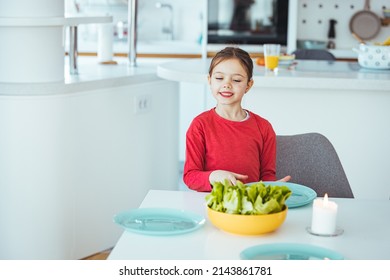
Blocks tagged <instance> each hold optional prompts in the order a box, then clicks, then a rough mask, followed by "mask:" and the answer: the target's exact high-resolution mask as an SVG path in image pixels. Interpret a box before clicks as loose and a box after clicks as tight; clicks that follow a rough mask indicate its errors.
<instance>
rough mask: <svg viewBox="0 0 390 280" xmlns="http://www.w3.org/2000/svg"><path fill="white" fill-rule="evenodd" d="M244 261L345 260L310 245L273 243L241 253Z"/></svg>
mask: <svg viewBox="0 0 390 280" xmlns="http://www.w3.org/2000/svg"><path fill="white" fill-rule="evenodd" d="M240 258H241V259H242V260H343V259H344V257H343V256H342V255H341V254H339V253H337V252H335V251H332V250H329V249H326V248H323V247H318V246H314V245H309V244H299V243H272V244H264V245H257V246H253V247H249V248H247V249H245V250H244V251H242V252H241V254H240Z"/></svg>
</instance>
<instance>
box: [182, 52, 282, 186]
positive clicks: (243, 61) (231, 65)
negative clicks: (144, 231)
mask: <svg viewBox="0 0 390 280" xmlns="http://www.w3.org/2000/svg"><path fill="white" fill-rule="evenodd" d="M252 72H253V61H252V59H251V58H250V56H249V54H248V53H247V52H245V51H244V50H242V49H239V48H234V47H227V48H225V49H223V50H221V51H220V52H218V53H217V54H216V55H215V57H214V58H213V59H212V61H211V64H210V68H209V74H208V83H209V85H210V89H211V92H212V94H213V96H214V98H215V99H216V101H217V105H216V107H214V108H213V109H211V110H209V111H206V112H203V113H202V114H200V115H198V116H197V117H195V118H194V120H193V121H192V123H191V125H190V127H189V128H188V131H187V134H186V159H185V164H184V172H183V180H184V183H185V184H186V185H187V186H188V187H189V188H190V189H193V190H196V191H202V192H208V191H211V188H212V186H211V184H212V183H213V182H215V181H221V182H223V181H224V180H225V179H227V180H229V181H230V182H231V183H232V184H233V185H235V184H236V182H237V180H240V181H242V182H243V183H249V182H258V181H260V180H262V181H275V180H276V178H275V160H276V135H275V132H274V130H273V128H272V126H271V124H270V123H269V122H268V121H267V120H266V119H264V118H262V117H260V116H258V115H256V114H254V113H253V112H250V111H248V110H244V109H243V108H242V106H241V101H242V98H243V97H244V95H245V94H246V93H247V92H248V91H249V90H250V88H251V87H252V86H253V79H252ZM288 180H289V176H287V177H285V178H283V179H282V181H288Z"/></svg>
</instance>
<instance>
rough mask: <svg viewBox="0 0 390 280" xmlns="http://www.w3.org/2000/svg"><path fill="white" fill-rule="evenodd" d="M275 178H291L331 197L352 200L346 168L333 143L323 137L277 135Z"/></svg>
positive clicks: (293, 181)
mask: <svg viewBox="0 0 390 280" xmlns="http://www.w3.org/2000/svg"><path fill="white" fill-rule="evenodd" d="M276 143H277V144H276V176H277V178H278V179H280V178H283V177H285V176H287V175H291V180H290V182H291V183H297V184H301V185H304V186H307V187H309V188H312V189H313V190H315V191H316V192H317V195H318V196H319V197H323V196H324V195H325V193H327V194H328V196H329V197H343V198H353V197H354V196H353V193H352V189H351V187H350V185H349V182H348V179H347V176H346V174H345V172H344V169H343V166H342V164H341V162H340V159H339V157H338V155H337V152H336V150H335V148H334V147H333V145H332V143H331V142H330V141H329V140H328V139H327V138H326V137H325V136H323V135H322V134H319V133H306V134H297V135H277V137H276Z"/></svg>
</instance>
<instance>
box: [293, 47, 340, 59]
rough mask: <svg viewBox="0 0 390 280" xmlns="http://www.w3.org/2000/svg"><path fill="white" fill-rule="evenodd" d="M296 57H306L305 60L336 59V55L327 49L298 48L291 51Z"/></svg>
mask: <svg viewBox="0 0 390 280" xmlns="http://www.w3.org/2000/svg"><path fill="white" fill-rule="evenodd" d="M293 54H295V58H296V59H307V60H310V59H311V60H314V59H315V60H329V61H333V60H336V57H335V56H334V55H333V54H332V53H330V52H328V51H327V50H304V49H298V50H296V51H294V52H293Z"/></svg>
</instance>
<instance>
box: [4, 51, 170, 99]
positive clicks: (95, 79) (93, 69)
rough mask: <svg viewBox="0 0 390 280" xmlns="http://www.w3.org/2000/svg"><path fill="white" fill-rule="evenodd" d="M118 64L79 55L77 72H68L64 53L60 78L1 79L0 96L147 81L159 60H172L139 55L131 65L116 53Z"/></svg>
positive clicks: (53, 92) (58, 93) (31, 94)
mask: <svg viewBox="0 0 390 280" xmlns="http://www.w3.org/2000/svg"><path fill="white" fill-rule="evenodd" d="M114 61H116V62H117V64H100V63H98V61H97V58H96V57H86V56H80V57H79V65H78V70H79V74H78V75H71V74H69V62H68V57H65V61H64V65H65V70H64V72H65V75H64V80H63V81H62V82H58V83H57V82H53V83H0V96H15V95H28V96H33V95H51V96H53V95H60V94H71V93H76V92H80V91H88V90H96V89H102V88H111V87H120V86H125V85H131V84H135V83H146V82H150V81H153V80H156V79H158V77H157V76H156V69H157V65H158V64H159V63H163V62H167V61H172V59H162V58H153V59H148V58H141V59H138V60H137V67H130V66H129V64H128V60H127V58H122V57H115V58H114Z"/></svg>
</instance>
